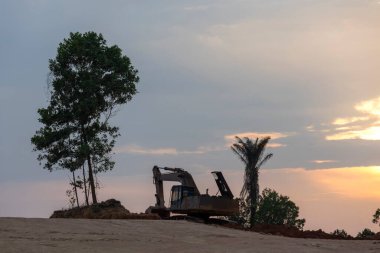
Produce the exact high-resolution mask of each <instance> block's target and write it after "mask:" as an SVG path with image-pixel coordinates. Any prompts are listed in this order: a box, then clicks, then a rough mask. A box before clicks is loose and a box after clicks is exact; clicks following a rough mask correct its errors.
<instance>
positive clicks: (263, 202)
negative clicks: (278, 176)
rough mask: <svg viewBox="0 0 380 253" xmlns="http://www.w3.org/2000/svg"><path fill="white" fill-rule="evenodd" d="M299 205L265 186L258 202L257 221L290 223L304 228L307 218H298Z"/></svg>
mask: <svg viewBox="0 0 380 253" xmlns="http://www.w3.org/2000/svg"><path fill="white" fill-rule="evenodd" d="M298 215H299V207H298V206H296V204H295V203H294V202H293V201H291V200H290V199H289V197H287V196H283V195H281V194H278V193H277V192H276V191H275V190H272V189H269V188H265V189H264V190H263V191H262V193H261V195H260V197H259V203H258V209H257V214H256V222H257V223H261V224H276V225H288V226H293V227H296V228H299V229H302V228H303V227H304V225H305V219H298Z"/></svg>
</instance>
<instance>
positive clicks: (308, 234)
mask: <svg viewBox="0 0 380 253" xmlns="http://www.w3.org/2000/svg"><path fill="white" fill-rule="evenodd" d="M219 225H222V226H224V227H229V228H235V229H240V230H246V231H254V232H258V233H263V234H271V235H281V236H286V237H293V238H313V239H339V240H363V239H364V238H355V237H352V236H350V235H348V236H347V237H345V236H339V235H332V234H329V233H326V232H324V231H323V230H321V229H318V230H299V229H298V228H296V227H291V226H286V225H272V224H256V225H255V226H254V227H253V228H251V229H249V228H244V227H242V226H241V225H239V224H236V223H235V224H234V223H224V224H219ZM365 240H380V232H378V233H377V234H375V235H374V236H372V237H367V238H365Z"/></svg>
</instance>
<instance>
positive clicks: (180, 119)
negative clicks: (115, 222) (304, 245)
mask: <svg viewBox="0 0 380 253" xmlns="http://www.w3.org/2000/svg"><path fill="white" fill-rule="evenodd" d="M379 24H380V2H379V1H377V0H329V1H327V0H326V1H325V0H302V1H301V0H299V1H298V0H282V1H277V0H268V1H259V0H250V1H244V0H236V1H226V0H220V1H216V0H215V1H211V0H203V1H200V0H199V1H117V0H112V1H99V0H98V1H96V0H94V1H89V0H83V1H72V0H68V1H47V0H28V1H27V0H24V1H23V0H17V1H11V0H9V1H8V0H4V1H1V3H0V32H1V42H0V56H1V57H0V175H1V177H0V216H21V217H48V216H49V215H50V214H51V213H52V211H53V210H56V209H61V208H66V207H68V199H67V197H66V195H65V192H66V190H67V189H68V188H69V185H68V182H69V176H70V175H69V174H68V173H67V172H65V171H54V172H51V173H50V172H48V171H46V170H44V169H43V168H42V165H40V164H39V163H38V161H37V159H36V158H37V155H38V154H37V153H36V152H33V151H32V149H33V147H32V145H31V143H30V138H31V137H32V136H33V134H34V133H35V132H36V130H38V129H39V128H40V127H41V125H40V124H39V122H38V114H37V109H38V108H41V107H45V106H47V101H48V95H47V94H48V93H47V82H46V81H47V75H48V72H49V70H48V60H49V59H52V58H54V57H55V56H56V50H57V46H58V44H59V43H60V42H61V41H62V40H63V39H64V38H67V37H68V36H69V33H70V32H87V31H95V32H98V33H102V34H103V36H104V37H105V39H106V40H107V43H108V44H109V45H114V44H116V45H118V46H119V47H120V48H121V49H122V50H123V54H125V55H127V56H128V57H129V58H130V59H131V62H132V64H133V66H134V67H135V68H136V69H138V71H139V76H140V82H139V83H138V92H139V93H138V94H136V96H135V97H134V98H133V99H132V101H131V102H129V103H128V104H127V105H125V106H123V107H121V108H120V110H119V112H118V114H117V115H116V116H115V117H114V118H112V124H114V125H116V126H118V127H119V128H120V133H121V136H120V137H119V138H118V139H117V142H116V146H115V149H114V155H113V159H114V161H115V162H116V165H115V168H114V169H113V170H112V171H110V172H107V173H104V174H101V175H99V180H100V183H101V189H100V191H99V197H100V199H101V200H105V199H107V198H110V197H114V198H117V199H119V200H121V202H122V204H123V205H124V206H125V207H126V208H127V209H129V210H131V211H134V212H143V211H145V209H146V208H147V207H148V206H149V205H153V204H154V201H155V199H154V191H155V188H154V185H153V184H152V171H151V169H152V167H153V166H154V165H158V166H163V167H164V166H168V167H180V168H184V169H186V170H188V171H189V172H191V173H192V174H193V176H194V178H195V181H196V183H197V185H198V188H199V189H200V191H201V192H205V191H206V188H209V189H210V193H213V192H215V193H216V185H215V182H213V178H212V176H211V174H210V172H211V171H214V170H220V171H223V173H224V174H225V177H226V180H227V182H228V183H229V184H230V187H231V189H232V191H233V193H234V194H235V196H238V194H239V192H240V189H241V185H242V180H243V170H244V165H243V164H242V163H241V161H240V160H239V159H238V157H236V156H235V155H234V154H233V152H232V151H231V149H230V146H231V144H232V143H233V141H234V136H248V137H250V138H256V137H263V136H267V135H269V136H271V137H272V139H271V141H270V144H269V147H268V149H267V151H268V152H271V153H273V155H274V156H273V158H272V159H270V160H269V161H268V162H267V163H266V164H264V166H263V167H262V168H261V172H260V188H261V189H264V188H265V187H270V188H272V189H274V190H276V191H278V192H279V193H281V194H283V195H287V196H289V197H290V199H291V200H293V201H294V202H295V203H296V204H297V205H298V206H299V207H300V216H301V217H302V218H305V219H306V226H305V228H306V229H318V228H322V229H323V230H325V231H327V232H331V231H333V230H335V229H336V228H339V229H345V230H346V231H348V232H349V233H351V234H353V235H356V233H357V232H359V231H361V230H362V229H364V228H366V227H368V228H371V229H372V230H375V231H379V227H378V226H377V225H374V224H372V223H371V218H372V215H373V214H374V212H375V210H376V209H377V208H380V156H379V155H378V150H379V148H380V85H379V83H380V74H379V73H380V72H379V69H380V26H379ZM169 188H170V185H169V184H165V189H166V191H169Z"/></svg>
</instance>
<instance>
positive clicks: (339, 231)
mask: <svg viewBox="0 0 380 253" xmlns="http://www.w3.org/2000/svg"><path fill="white" fill-rule="evenodd" d="M331 234H332V235H335V236H338V237H340V238H348V237H350V236H349V235H348V234H347V232H346V231H345V230H344V229H335V230H334V232H332V233H331Z"/></svg>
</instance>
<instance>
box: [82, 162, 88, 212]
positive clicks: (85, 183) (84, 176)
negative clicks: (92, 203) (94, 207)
mask: <svg viewBox="0 0 380 253" xmlns="http://www.w3.org/2000/svg"><path fill="white" fill-rule="evenodd" d="M82 171H83V184H84V197H85V200H86V205H87V206H89V204H88V193H87V182H86V171H85V169H84V164H83V166H82Z"/></svg>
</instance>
